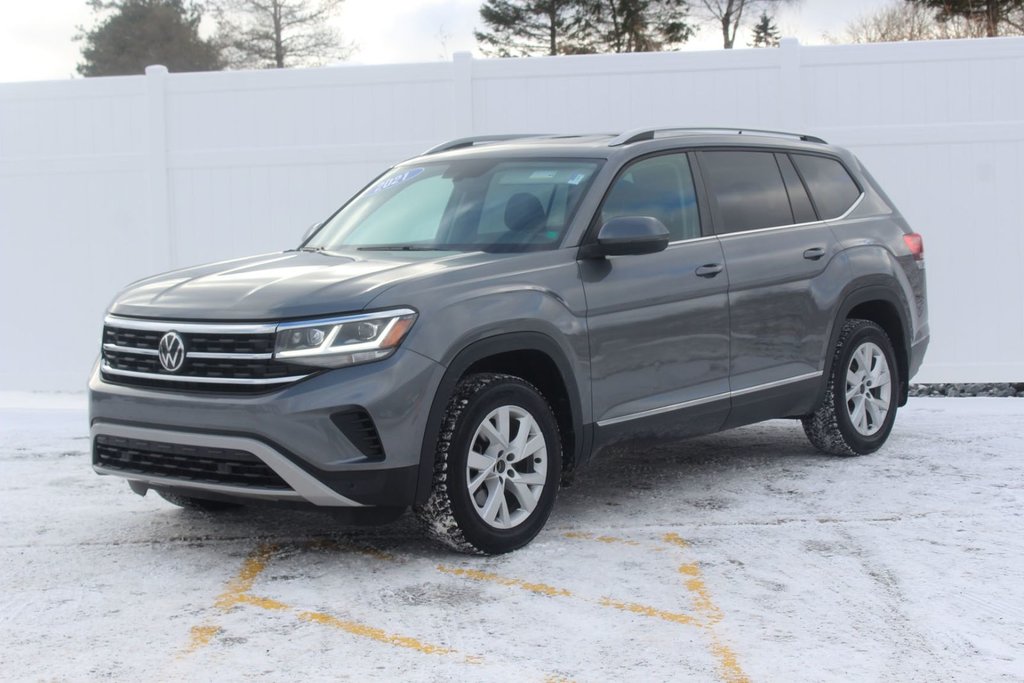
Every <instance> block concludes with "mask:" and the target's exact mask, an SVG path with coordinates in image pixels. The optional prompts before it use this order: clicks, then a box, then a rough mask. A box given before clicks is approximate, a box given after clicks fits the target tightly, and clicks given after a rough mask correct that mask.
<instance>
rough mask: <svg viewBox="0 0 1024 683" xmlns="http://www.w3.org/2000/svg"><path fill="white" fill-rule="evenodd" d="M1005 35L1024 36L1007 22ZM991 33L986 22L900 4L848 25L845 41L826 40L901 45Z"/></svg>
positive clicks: (840, 40) (901, 0)
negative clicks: (905, 42)
mask: <svg viewBox="0 0 1024 683" xmlns="http://www.w3.org/2000/svg"><path fill="white" fill-rule="evenodd" d="M1010 16H1011V17H1012V16H1013V15H1010ZM1001 31H1002V33H1003V34H1004V35H1010V34H1014V33H1017V34H1019V33H1021V29H1020V28H1018V27H1016V26H1014V25H1013V24H1012V23H1010V22H1006V23H1005V25H1003V26H1002V27H1001ZM987 33H988V26H987V24H986V23H985V22H984V21H977V20H974V19H972V18H970V17H965V16H950V15H943V14H942V12H941V10H938V9H935V8H932V7H928V6H926V5H923V4H921V3H915V2H906V1H904V0H896V1H894V2H893V3H892V4H891V5H889V6H888V7H883V8H882V9H880V10H878V11H877V12H874V13H872V14H865V15H864V16H862V17H860V18H858V19H855V20H853V21H852V22H850V23H849V24H847V26H846V29H845V31H844V35H842V36H841V37H838V38H836V37H833V36H826V38H827V39H828V40H829V41H830V42H833V43H897V42H902V41H907V40H949V39H956V38H984V37H985V36H986V34H987Z"/></svg>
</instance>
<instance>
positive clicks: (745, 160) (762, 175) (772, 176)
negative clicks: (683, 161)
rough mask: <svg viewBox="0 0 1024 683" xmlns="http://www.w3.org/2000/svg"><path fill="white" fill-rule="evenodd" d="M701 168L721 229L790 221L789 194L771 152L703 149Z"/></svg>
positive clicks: (738, 228) (746, 228)
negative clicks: (715, 206) (714, 204)
mask: <svg viewBox="0 0 1024 683" xmlns="http://www.w3.org/2000/svg"><path fill="white" fill-rule="evenodd" d="M701 168H702V169H703V170H704V171H705V174H706V177H707V181H708V185H709V187H710V190H711V194H712V196H713V197H714V199H715V201H716V202H717V203H718V215H719V217H720V219H721V221H722V224H723V225H722V226H721V232H738V231H740V230H756V229H758V228H773V227H776V226H781V225H791V224H792V223H793V211H792V209H791V208H790V206H789V195H788V194H787V193H786V185H785V183H784V182H783V181H782V173H781V172H780V171H779V165H778V164H777V163H776V162H775V155H774V154H773V153H771V152H746V151H736V152H733V151H725V152H703V153H702V155H701Z"/></svg>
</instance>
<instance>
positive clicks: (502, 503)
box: [494, 486, 512, 529]
mask: <svg viewBox="0 0 1024 683" xmlns="http://www.w3.org/2000/svg"><path fill="white" fill-rule="evenodd" d="M495 488H497V489H498V498H499V501H498V515H497V516H496V517H495V518H494V521H495V522H497V523H498V526H500V527H502V528H506V529H507V528H508V527H509V526H510V525H509V522H511V521H512V520H511V519H510V517H509V513H508V499H507V498H506V497H505V487H504V486H497V487H495Z"/></svg>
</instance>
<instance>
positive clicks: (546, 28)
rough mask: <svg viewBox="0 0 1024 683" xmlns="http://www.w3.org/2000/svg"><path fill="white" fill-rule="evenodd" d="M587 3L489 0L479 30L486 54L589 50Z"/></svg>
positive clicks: (484, 8)
mask: <svg viewBox="0 0 1024 683" xmlns="http://www.w3.org/2000/svg"><path fill="white" fill-rule="evenodd" d="M586 8H587V3H586V2H585V1H583V0H486V2H484V4H483V5H482V6H481V7H480V18H481V19H482V20H483V22H484V24H485V25H486V26H487V30H484V31H476V32H475V33H474V35H475V36H476V39H477V42H479V43H480V49H481V50H483V52H484V54H487V55H489V56H492V57H529V56H533V55H560V54H573V53H577V52H586V51H587V48H586V43H587V42H588V41H587V37H586V36H587V35H588V32H589V31H588V25H587V21H586V20H587V15H586Z"/></svg>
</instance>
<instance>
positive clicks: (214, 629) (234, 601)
mask: <svg viewBox="0 0 1024 683" xmlns="http://www.w3.org/2000/svg"><path fill="white" fill-rule="evenodd" d="M277 550H278V548H277V547H276V546H273V545H269V544H265V545H261V546H259V547H258V548H256V550H254V551H253V552H252V553H250V554H249V556H248V557H246V558H245V561H243V562H242V567H241V569H239V571H238V573H237V574H236V575H235V576H233V577H232V578H231V580H230V581H228V584H227V586H226V587H225V589H224V592H223V593H221V594H220V595H219V596H218V597H217V600H216V602H215V603H214V604H215V606H216V607H217V608H219V609H220V610H221V611H224V612H226V611H228V610H230V609H232V608H233V607H236V606H238V605H251V606H253V607H258V608H260V609H264V610H268V611H281V612H292V613H294V614H295V616H296V617H298V618H299V619H301V620H303V621H307V622H311V623H317V624H322V625H325V626H330V627H333V628H337V629H340V630H342V631H345V632H347V633H350V634H352V635H355V636H360V637H363V638H369V639H371V640H375V641H377V642H380V643H385V644H388V645H395V646H398V647H404V648H409V649H412V650H416V651H417V652H421V653H423V654H431V655H450V654H455V650H453V649H451V648H448V647H444V646H441V645H432V644H430V643H424V642H422V641H420V640H417V639H416V638H412V637H409V636H402V635H397V634H394V633H388V632H386V631H384V630H382V629H379V628H376V627H373V626H369V625H367V624H361V623H359V622H357V621H351V620H347V619H340V618H338V617H336V616H333V615H331V614H327V613H325V612H313V611H308V610H300V609H297V608H295V607H293V606H291V605H289V604H286V603H284V602H281V601H279V600H273V599H271V598H264V597H260V596H258V595H253V594H252V592H251V591H252V588H253V586H254V585H255V583H256V579H257V578H259V576H260V574H262V573H263V572H264V570H266V568H267V565H268V563H269V562H270V560H271V558H272V557H273V555H274V553H276V552H277ZM367 552H368V554H372V555H373V556H375V557H378V558H379V559H383V557H384V556H385V555H386V554H385V553H379V552H376V551H374V552H369V551H367ZM221 630H222V629H221V628H220V627H219V626H215V625H209V624H204V625H201V626H194V627H192V629H191V632H190V637H189V643H188V645H187V646H186V648H185V651H184V652H183V653H182V654H190V653H193V652H196V651H197V650H200V649H202V648H203V647H206V646H207V645H209V644H210V643H211V642H212V641H213V639H214V637H216V635H217V634H218V633H220V632H221ZM465 659H466V661H467V662H469V663H478V662H479V661H480V658H479V657H466V658H465Z"/></svg>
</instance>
